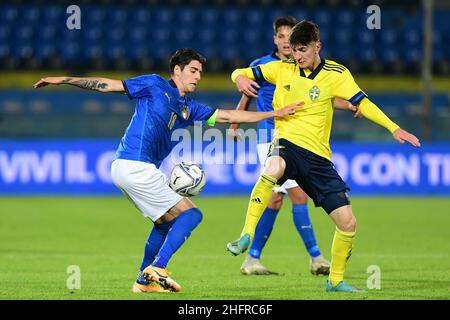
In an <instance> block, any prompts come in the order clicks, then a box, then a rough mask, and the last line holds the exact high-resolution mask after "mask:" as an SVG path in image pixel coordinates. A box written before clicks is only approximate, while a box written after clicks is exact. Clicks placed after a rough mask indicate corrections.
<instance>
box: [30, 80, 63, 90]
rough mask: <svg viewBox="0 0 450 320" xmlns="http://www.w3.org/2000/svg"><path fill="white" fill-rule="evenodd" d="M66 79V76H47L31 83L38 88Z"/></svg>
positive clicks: (59, 82)
mask: <svg viewBox="0 0 450 320" xmlns="http://www.w3.org/2000/svg"><path fill="white" fill-rule="evenodd" d="M65 79H66V77H47V78H42V79H41V80H39V81H38V82H36V83H35V84H34V85H33V88H35V89H36V88H40V87H45V86H48V85H49V84H61V83H63V81H64V80H65Z"/></svg>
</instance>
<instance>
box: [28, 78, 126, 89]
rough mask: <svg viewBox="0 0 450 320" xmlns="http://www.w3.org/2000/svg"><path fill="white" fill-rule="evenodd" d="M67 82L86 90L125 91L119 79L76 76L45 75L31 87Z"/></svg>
mask: <svg viewBox="0 0 450 320" xmlns="http://www.w3.org/2000/svg"><path fill="white" fill-rule="evenodd" d="M51 84H53V85H60V84H69V85H72V86H76V87H79V88H82V89H86V90H94V91H99V92H125V88H124V87H123V83H122V81H121V80H112V79H106V78H78V77H47V78H42V79H41V80H39V81H38V82H36V83H35V84H34V85H33V87H34V88H40V87H45V86H48V85H51Z"/></svg>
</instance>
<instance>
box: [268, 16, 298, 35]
mask: <svg viewBox="0 0 450 320" xmlns="http://www.w3.org/2000/svg"><path fill="white" fill-rule="evenodd" d="M296 23H297V19H296V18H295V17H293V16H285V17H278V18H276V19H275V21H274V22H273V33H275V34H276V33H277V32H278V29H279V28H281V27H284V26H287V27H291V28H293V27H294V26H295V24H296Z"/></svg>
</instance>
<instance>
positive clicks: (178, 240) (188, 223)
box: [152, 208, 203, 268]
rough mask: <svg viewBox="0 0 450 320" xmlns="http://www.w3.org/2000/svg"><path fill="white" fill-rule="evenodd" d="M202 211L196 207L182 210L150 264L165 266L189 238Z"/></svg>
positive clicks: (200, 219) (159, 266)
mask: <svg viewBox="0 0 450 320" xmlns="http://www.w3.org/2000/svg"><path fill="white" fill-rule="evenodd" d="M202 217H203V215H202V213H201V211H200V210H199V209H198V208H192V209H189V210H186V211H184V212H182V213H181V214H180V215H179V216H178V217H177V218H176V219H174V220H175V223H174V224H173V226H172V228H171V229H170V230H169V232H168V233H167V236H166V240H165V241H164V243H163V245H162V247H161V249H160V250H159V252H158V254H157V255H156V257H155V260H154V261H153V263H152V266H155V267H158V268H165V267H166V266H167V264H168V263H169V260H170V258H172V256H173V254H174V253H175V252H176V251H177V250H178V249H179V248H180V247H181V246H182V245H183V243H184V242H185V241H186V240H187V238H189V236H190V235H191V233H192V231H193V230H194V229H195V228H196V227H197V226H198V225H199V223H200V221H202Z"/></svg>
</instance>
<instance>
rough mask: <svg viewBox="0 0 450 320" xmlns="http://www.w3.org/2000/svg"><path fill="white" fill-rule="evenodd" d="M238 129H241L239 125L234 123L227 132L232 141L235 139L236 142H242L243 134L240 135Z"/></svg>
mask: <svg viewBox="0 0 450 320" xmlns="http://www.w3.org/2000/svg"><path fill="white" fill-rule="evenodd" d="M238 129H239V124H237V123H232V124H231V125H230V128H229V129H228V130H227V134H228V136H229V137H230V138H231V139H233V140H234V141H241V140H242V137H241V134H240V133H239V131H237V130H238Z"/></svg>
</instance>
